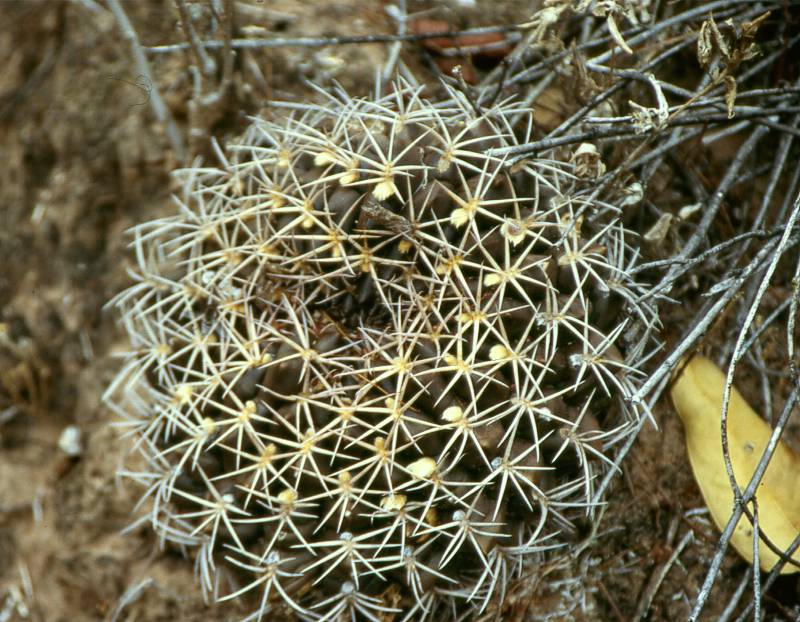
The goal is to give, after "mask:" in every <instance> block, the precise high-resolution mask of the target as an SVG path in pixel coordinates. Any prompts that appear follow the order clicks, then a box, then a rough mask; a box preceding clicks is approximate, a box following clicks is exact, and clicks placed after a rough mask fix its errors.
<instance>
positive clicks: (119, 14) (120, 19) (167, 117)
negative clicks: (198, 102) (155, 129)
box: [108, 0, 189, 162]
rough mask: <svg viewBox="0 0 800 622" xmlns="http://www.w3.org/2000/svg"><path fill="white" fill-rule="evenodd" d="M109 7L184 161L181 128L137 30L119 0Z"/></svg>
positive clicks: (110, 1) (181, 159)
mask: <svg viewBox="0 0 800 622" xmlns="http://www.w3.org/2000/svg"><path fill="white" fill-rule="evenodd" d="M108 7H109V8H110V9H111V12H112V13H114V17H115V18H116V20H117V23H118V24H119V27H120V30H122V35H123V36H124V37H125V38H126V39H127V40H128V43H129V44H130V46H131V52H132V53H133V58H134V62H135V63H136V68H137V70H138V71H139V73H141V74H142V75H143V76H144V77H145V79H146V80H147V82H148V83H149V84H150V85H151V86H152V89H151V91H150V105H151V106H152V108H153V113H154V114H155V115H156V118H157V119H158V120H159V121H160V122H161V123H163V124H164V126H165V128H166V133H167V138H168V139H169V142H170V144H171V145H172V150H173V151H174V152H175V157H176V158H177V159H178V161H179V162H184V161H185V158H186V151H185V149H184V146H183V138H181V133H180V130H178V126H177V125H176V124H175V119H173V118H172V113H171V112H170V111H169V108H167V106H166V104H164V100H163V99H161V93H159V91H158V87H157V86H156V82H155V80H154V79H153V74H152V72H151V71H150V65H149V64H148V62H147V58H146V57H145V55H144V51H143V49H142V46H141V45H140V44H139V37H138V36H137V35H136V31H135V30H134V29H133V26H132V25H131V22H130V21H129V20H128V16H127V15H126V14H125V11H124V9H123V8H122V5H121V4H120V3H119V0H108ZM186 45H189V44H186Z"/></svg>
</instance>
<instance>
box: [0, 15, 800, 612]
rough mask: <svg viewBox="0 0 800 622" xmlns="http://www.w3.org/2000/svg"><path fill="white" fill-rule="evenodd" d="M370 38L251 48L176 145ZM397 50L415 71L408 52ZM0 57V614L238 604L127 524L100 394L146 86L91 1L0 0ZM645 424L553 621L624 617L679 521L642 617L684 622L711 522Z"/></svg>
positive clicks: (370, 25) (147, 152)
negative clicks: (64, 442)
mask: <svg viewBox="0 0 800 622" xmlns="http://www.w3.org/2000/svg"><path fill="white" fill-rule="evenodd" d="M412 4H413V3H412ZM417 4H419V3H417ZM469 4H470V3H466V2H464V3H461V5H459V3H457V2H452V3H450V4H449V5H447V7H446V8H447V10H446V11H444V13H445V15H444V17H445V18H446V19H450V20H451V22H452V23H455V25H456V26H458V27H464V26H477V25H487V24H492V25H493V24H504V23H515V22H520V21H524V19H525V18H526V17H527V15H529V14H530V12H531V11H532V8H531V7H533V6H534V3H533V2H530V3H520V2H513V1H512V0H509V1H507V2H502V3H493V2H491V1H489V0H486V1H484V2H479V3H478V5H477V6H476V7H473V8H469V7H468V6H467V5H469ZM124 6H125V8H126V10H127V12H128V15H129V17H130V19H131V21H132V23H133V25H134V27H135V29H136V31H137V32H138V33H139V35H140V37H141V40H142V44H143V45H157V44H164V43H170V42H175V41H182V40H183V39H182V36H181V33H180V30H179V27H178V16H177V12H176V10H175V8H174V6H173V5H172V3H171V2H167V1H165V2H150V1H148V2H137V3H132V2H131V3H126V4H125V5H124ZM243 6H245V5H243ZM415 6H416V5H415ZM246 7H247V8H246V9H242V10H241V11H240V12H239V15H240V17H241V19H242V20H243V22H242V23H241V24H237V27H240V28H241V27H244V26H250V27H251V29H252V28H256V29H257V28H261V29H262V30H263V33H264V36H270V35H275V34H279V35H280V36H284V37H291V36H315V35H326V36H330V35H344V34H367V33H390V32H393V29H394V25H393V23H392V22H391V20H390V19H389V18H388V17H387V16H386V13H385V11H384V4H383V3H381V2H378V1H374V2H373V1H370V0H335V1H331V2H325V3H322V2H320V3H311V2H303V1H302V0H276V1H273V2H261V1H260V0H254V1H252V2H250V3H249V4H247V5H246ZM465 7H466V8H465ZM251 31H252V30H251ZM387 49H388V47H387V46H386V45H352V46H341V47H338V48H336V49H321V50H320V49H318V48H302V47H301V48H292V47H286V48H277V49H274V50H269V51H260V52H258V53H257V54H255V53H254V54H252V55H251V57H250V58H249V59H248V60H249V61H251V62H252V63H254V64H255V65H257V66H258V67H259V68H260V71H261V74H262V76H261V78H259V77H258V76H257V75H256V74H255V73H253V74H252V75H251V74H249V73H248V71H252V69H248V68H247V66H246V65H245V66H244V67H243V68H241V69H240V70H239V71H237V76H238V78H237V80H238V81H237V83H236V85H235V88H234V94H233V96H232V100H231V101H229V102H227V103H226V105H225V106H224V108H222V109H220V110H217V111H213V110H212V111H210V112H209V113H208V114H207V115H205V116H204V117H203V119H202V120H203V123H202V125H203V129H204V130H205V131H206V134H205V135H204V136H201V137H200V138H198V139H197V140H195V141H190V142H189V149H190V152H192V153H194V154H196V155H198V156H203V157H208V156H209V153H210V149H209V142H208V134H209V133H210V134H212V135H214V136H218V137H220V138H223V139H224V137H225V136H230V135H232V134H234V133H235V132H236V131H237V130H239V129H240V128H241V127H242V126H243V124H244V122H245V118H246V115H247V114H250V113H254V112H256V111H258V110H259V108H260V105H261V102H263V101H265V100H267V99H270V98H279V99H280V98H292V99H299V98H303V97H309V96H310V91H309V90H308V89H307V88H305V87H304V86H303V85H302V82H301V80H300V78H301V77H302V78H312V79H319V78H320V75H321V74H324V76H323V77H329V76H330V75H334V76H335V77H336V79H337V80H339V81H340V82H341V83H342V84H343V85H344V86H345V87H346V88H349V89H352V90H354V91H355V92H359V91H360V92H366V91H367V90H368V89H369V85H371V83H372V80H373V76H374V72H375V69H376V67H380V66H382V64H383V62H384V60H385V58H386V53H387ZM404 54H405V55H408V59H407V61H408V62H409V64H411V65H412V67H414V66H417V65H418V66H419V67H420V71H421V72H423V73H424V71H425V69H424V66H423V63H421V62H420V61H419V58H418V54H417V52H416V50H415V48H413V46H409V47H408V49H405V50H404ZM0 58H2V59H3V69H2V72H0V162H2V166H0V322H1V323H2V324H0V620H2V621H3V622H8V621H17V620H34V621H41V622H82V621H96V620H112V619H114V620H120V621H129V622H133V621H134V620H139V621H150V620H152V621H158V620H172V621H175V622H189V621H192V620H198V621H199V620H203V621H206V622H210V621H214V620H219V621H223V620H234V619H237V616H238V615H241V613H242V611H240V610H238V609H237V606H236V605H235V604H233V605H232V604H226V606H224V607H223V606H218V605H213V604H206V603H204V602H203V600H202V597H201V596H200V591H199V589H198V588H197V586H196V584H195V579H194V575H193V565H192V562H191V561H190V560H187V559H184V558H183V557H182V555H181V553H180V551H178V550H175V549H172V548H169V547H167V548H166V549H163V548H162V547H161V546H160V545H159V542H158V541H157V540H156V538H155V537H154V536H153V534H152V532H151V531H150V529H149V528H148V526H147V525H146V524H144V525H134V526H133V527H131V525H132V523H133V522H134V521H135V519H136V518H137V517H139V516H140V515H141V512H140V511H139V510H138V509H137V508H136V507H135V504H136V501H137V496H138V492H139V491H138V489H137V488H136V487H135V486H133V485H131V484H130V483H128V482H125V481H122V479H121V478H120V477H118V471H119V470H120V469H121V468H122V466H123V460H124V458H125V448H126V444H127V441H126V440H125V439H122V438H120V435H119V431H118V429H116V428H114V426H113V421H114V418H113V416H112V414H111V413H110V412H109V411H108V409H106V408H105V407H104V406H103V405H102V404H101V402H100V395H101V394H102V392H103V391H104V389H105V387H106V386H107V385H108V383H109V382H110V380H111V379H112V377H113V375H114V373H115V370H116V369H117V367H118V364H119V363H118V360H119V359H118V358H115V356H114V354H115V352H119V351H122V350H124V348H125V341H124V336H123V332H122V330H121V328H120V327H119V326H118V324H117V322H116V318H115V317H114V314H113V312H111V311H109V310H106V309H104V305H105V304H106V302H107V301H108V300H109V299H110V298H111V297H112V296H113V295H114V294H115V293H117V292H118V291H120V290H121V289H123V288H124V287H125V286H126V285H127V284H128V280H129V277H128V276H127V274H126V267H127V266H130V265H132V257H131V254H130V251H129V249H128V248H127V246H126V245H127V238H126V236H125V233H124V232H125V230H126V229H128V228H129V227H130V226H132V225H134V224H135V223H138V222H141V221H144V220H148V219H152V218H155V217H158V216H161V215H165V214H168V213H170V212H171V211H172V209H173V208H172V205H171V203H170V200H169V196H170V193H171V191H173V190H174V188H173V187H172V185H171V184H172V181H171V178H170V177H169V172H170V170H172V169H173V168H174V167H175V164H176V158H175V155H174V154H173V153H172V152H171V149H170V145H169V142H168V140H167V137H166V133H165V128H164V127H163V126H162V125H161V124H159V123H158V122H157V121H155V120H154V117H153V114H152V111H151V108H150V105H149V101H148V100H149V97H150V94H149V93H148V90H147V88H148V86H147V83H146V82H142V77H141V76H140V75H139V72H138V70H137V68H136V66H135V65H134V63H133V62H132V60H131V51H130V47H129V46H128V45H127V43H126V42H125V40H124V39H123V37H122V36H121V34H120V31H119V28H118V26H117V23H116V21H115V20H114V18H113V16H112V15H111V13H110V11H108V10H107V9H106V8H104V6H101V5H100V4H97V5H96V4H95V3H94V2H91V1H90V0H87V1H86V2H55V1H42V2H3V3H1V4H0ZM152 61H153V62H152V71H153V75H154V77H155V80H156V81H157V83H158V85H159V89H160V90H161V92H162V94H163V95H164V98H165V100H166V103H167V105H168V106H169V107H170V109H171V110H172V113H173V114H174V116H175V118H176V122H177V124H178V126H179V128H180V129H181V131H183V132H184V133H188V131H187V130H188V125H189V123H190V111H189V110H188V109H187V106H186V104H185V102H187V101H188V100H189V96H190V90H191V85H190V84H189V82H188V80H187V77H186V75H187V74H186V71H185V67H186V61H187V57H186V56H185V55H183V54H169V55H159V56H157V57H152ZM415 63H416V65H415ZM672 313H673V314H675V315H676V316H677V317H674V318H670V321H672V320H675V321H676V322H679V321H680V317H679V311H673V312H672ZM656 421H657V423H658V429H657V430H656V429H655V428H653V427H652V426H648V427H646V428H645V430H644V431H643V433H642V434H641V436H640V438H639V440H638V441H637V444H636V446H635V447H634V449H633V450H632V451H631V453H630V456H629V457H628V459H627V460H626V462H625V463H624V465H623V466H624V469H625V476H624V477H623V478H620V479H619V481H618V482H617V484H616V486H615V487H614V489H613V490H612V492H611V498H610V501H611V506H610V509H609V512H608V514H607V516H606V519H605V522H604V526H603V527H602V528H601V537H600V538H599V539H598V541H597V544H596V545H594V546H593V547H592V548H591V549H590V550H588V551H586V553H585V555H584V556H583V558H582V562H581V564H582V565H581V567H580V568H578V567H576V568H573V569H571V570H563V571H562V572H564V573H566V574H569V573H573V574H574V573H577V575H575V576H579V577H581V578H580V580H579V583H580V584H581V588H580V589H583V590H584V592H585V597H584V600H585V608H584V612H583V613H582V614H581V613H580V612H577V611H576V612H573V613H570V614H568V615H565V616H564V617H562V618H559V617H558V616H556V615H555V614H554V617H553V619H564V620H566V619H581V618H583V619H586V620H619V621H623V620H625V621H628V620H636V619H639V618H638V616H637V608H638V607H639V606H640V603H641V601H642V599H643V595H644V593H645V590H646V587H647V585H648V582H649V581H650V580H651V577H652V575H653V572H654V570H655V569H656V568H657V566H658V565H659V564H661V563H663V562H665V561H666V560H667V559H668V558H669V557H670V555H671V554H672V553H673V551H674V550H675V547H676V546H677V544H678V543H679V542H680V541H682V539H683V538H684V537H685V536H686V534H687V533H690V532H691V533H692V534H693V535H692V536H691V538H690V539H689V540H688V543H687V544H686V545H685V547H684V548H683V549H682V551H681V553H680V556H679V559H678V561H677V563H676V564H674V565H673V566H672V567H671V570H670V572H669V574H668V575H667V577H666V579H665V581H664V582H663V584H662V585H661V586H660V588H659V590H658V591H657V592H656V593H655V595H654V597H653V601H652V607H650V609H649V612H648V613H647V615H646V616H645V618H643V619H649V620H652V621H667V620H669V621H670V622H672V621H675V620H682V619H686V617H687V615H688V611H689V609H690V604H691V602H693V600H694V597H695V596H696V594H697V592H698V590H699V586H700V584H701V582H702V580H703V578H704V576H705V572H706V568H707V563H708V561H709V560H710V558H711V555H712V554H713V550H714V545H715V544H716V541H717V537H718V534H717V531H716V529H715V528H714V527H713V526H712V525H711V523H710V522H709V519H708V516H707V515H705V514H704V513H703V512H702V508H703V503H702V499H701V497H700V495H699V492H698V490H697V487H696V484H695V483H694V479H693V477H692V474H691V471H690V469H689V466H688V463H687V461H686V457H685V447H684V442H683V433H682V429H681V426H680V423H679V421H678V419H677V417H676V415H675V413H674V412H673V411H672V409H671V407H670V406H669V405H668V404H666V403H664V404H662V405H661V406H660V407H659V408H658V409H657V412H656ZM68 426H75V427H76V428H77V430H78V431H79V434H80V445H81V451H80V455H78V456H75V457H69V456H68V455H67V454H66V453H65V452H64V451H63V450H62V449H61V448H60V447H59V439H60V438H61V435H62V433H63V431H64V430H65V428H67V427H68ZM123 531H126V533H123ZM745 570H746V565H745V564H744V563H743V562H741V561H739V560H738V558H736V557H735V556H734V555H733V554H730V555H728V557H726V560H725V562H724V567H723V572H722V575H721V577H720V579H719V580H718V583H717V587H716V588H715V591H714V593H713V595H712V599H711V600H710V601H709V604H708V606H707V607H706V610H705V613H704V618H703V619H705V620H715V619H717V618H718V617H719V615H720V614H721V611H722V609H723V608H724V607H725V604H726V603H727V602H728V600H729V598H730V595H731V594H732V593H733V591H734V590H735V589H736V587H737V586H738V585H739V583H740V581H741V580H742V577H743V576H744V573H745ZM566 589H567V588H564V589H563V590H562V591H564V590H566ZM521 592H525V590H521ZM527 594H528V596H529V597H530V598H532V599H533V601H534V602H535V603H536V607H537V608H538V609H539V611H541V610H542V609H543V608H545V607H548V606H552V607H553V611H555V610H556V609H557V606H558V601H559V599H560V598H562V595H561V593H560V592H559V590H557V589H554V588H549V589H545V588H541V589H539V588H537V587H535V586H532V587H531V586H529V589H528V590H527ZM769 599H771V601H774V603H775V606H774V607H773V608H772V609H771V610H770V611H772V612H773V614H772V615H775V616H776V617H775V619H791V618H790V617H788V616H789V613H788V612H790V610H791V608H792V605H793V603H796V602H798V601H800V592H798V581H797V579H791V578H787V579H782V580H781V581H779V583H778V585H777V587H776V588H775V589H774V590H773V591H772V592H771V593H770V595H769ZM529 602H530V600H529ZM522 611H524V607H523V609H522ZM781 612H784V613H785V615H786V616H787V617H785V618H783V617H780V615H782V614H781ZM795 612H796V609H795ZM522 616H523V618H522V619H524V617H525V614H524V613H523V614H522Z"/></svg>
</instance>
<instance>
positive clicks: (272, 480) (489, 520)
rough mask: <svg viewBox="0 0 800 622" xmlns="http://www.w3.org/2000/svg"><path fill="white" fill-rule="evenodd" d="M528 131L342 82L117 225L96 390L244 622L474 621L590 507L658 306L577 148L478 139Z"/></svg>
mask: <svg viewBox="0 0 800 622" xmlns="http://www.w3.org/2000/svg"><path fill="white" fill-rule="evenodd" d="M532 128H533V123H532V118H531V114H530V111H529V110H527V109H525V108H524V107H522V106H520V105H517V104H515V103H514V102H513V101H505V102H500V103H498V104H494V105H492V107H491V108H487V109H485V110H476V109H475V108H474V107H473V106H472V105H471V104H470V103H469V102H467V101H466V100H464V98H463V96H462V95H461V94H460V93H458V92H455V91H451V92H449V95H448V97H446V98H445V99H444V100H443V101H441V102H438V103H431V102H430V101H428V100H426V99H425V98H423V97H422V95H421V90H420V89H419V88H415V87H412V86H410V85H408V84H397V85H395V87H394V88H393V89H392V90H391V92H390V93H389V94H388V95H386V96H383V97H374V98H369V99H352V98H350V97H348V96H347V95H346V94H344V93H336V94H335V95H329V96H327V100H326V101H325V102H324V103H323V104H321V105H295V106H292V107H290V111H289V112H288V113H287V115H286V116H285V117H282V118H280V119H274V120H273V119H266V118H256V119H254V120H253V122H252V125H251V126H250V128H249V130H248V131H247V132H246V134H245V135H244V137H243V138H242V139H241V141H239V143H238V144H235V145H231V146H230V147H229V148H228V150H227V152H226V153H224V154H223V153H222V152H221V151H220V153H219V158H220V165H219V166H218V167H213V168H211V167H210V168H199V167H195V168H192V169H188V170H186V171H184V172H183V175H184V179H185V182H184V189H183V192H182V195H181V196H180V197H176V201H177V203H178V206H179V210H180V211H179V214H178V215H176V216H175V217H173V218H168V219H164V220H159V221H155V222H151V223H147V224H144V225H141V226H139V227H137V229H136V230H135V233H134V235H135V248H136V252H137V259H138V264H139V267H138V270H137V271H136V272H135V273H133V278H134V279H135V280H136V283H135V284H134V285H133V286H132V287H131V288H130V289H128V290H127V291H125V292H123V293H122V294H120V295H119V296H118V297H117V299H116V300H115V303H116V304H117V305H118V306H119V307H120V308H121V310H122V317H123V318H124V323H125V326H126V328H127V331H128V333H129V335H130V338H131V341H132V344H133V347H132V351H131V353H130V354H129V357H128V359H127V363H126V365H125V367H124V369H123V370H122V371H121V373H120V375H119V376H118V378H117V381H116V382H115V383H114V384H113V385H112V386H111V387H110V388H109V392H108V395H109V397H110V398H111V399H112V400H113V403H114V404H115V407H116V408H117V409H118V411H119V412H120V413H121V414H122V415H123V416H124V417H125V418H126V419H127V421H128V423H129V427H130V432H131V435H132V437H133V439H134V442H135V446H136V448H137V449H138V450H139V452H140V453H141V455H142V456H143V458H144V464H145V465H146V466H145V467H144V468H143V469H142V470H141V471H140V472H137V473H135V474H133V475H134V476H135V477H136V478H138V479H139V480H140V481H141V482H142V483H143V484H145V485H146V487H147V494H146V497H147V498H149V499H150V500H151V503H152V510H151V514H150V518H151V521H152V524H153V526H154V528H155V530H156V531H157V532H158V533H159V534H160V536H161V537H163V538H164V539H166V540H168V541H171V542H175V543H178V544H180V545H184V546H187V547H194V548H196V549H197V550H196V559H197V568H198V572H199V575H200V578H201V581H202V583H203V585H204V587H205V589H207V590H209V591H212V592H213V593H215V594H217V596H218V597H220V599H222V600H225V599H232V598H239V597H242V598H243V599H244V600H246V601H247V602H251V603H255V605H254V609H253V613H252V615H251V616H249V617H248V618H247V619H252V620H255V619H259V620H260V619H262V617H264V616H267V614H269V615H278V614H279V613H280V612H286V611H288V610H293V611H294V613H295V614H297V615H299V616H300V617H301V618H303V619H308V620H338V619H340V618H341V617H342V616H345V617H346V618H347V619H351V618H353V617H354V618H357V619H369V620H379V619H385V618H386V617H391V616H395V617H396V618H397V619H402V618H405V619H409V620H412V619H413V620H416V619H425V618H427V617H431V618H432V617H433V616H436V617H439V618H443V619H449V618H452V617H455V616H461V615H471V613H470V612H472V613H476V612H479V611H481V610H483V609H485V608H486V607H487V605H488V604H489V603H490V602H492V601H493V600H500V599H502V597H503V594H504V590H505V588H506V585H507V583H508V581H510V580H511V579H513V578H514V577H515V576H518V575H519V574H520V573H521V572H522V571H523V568H524V567H525V565H526V563H528V562H530V561H533V560H535V559H537V556H538V555H540V554H541V552H542V551H544V550H546V549H548V548H553V547H557V546H559V545H561V544H563V543H564V541H565V536H564V534H565V533H568V532H569V529H570V520H571V518H572V517H574V516H575V515H577V514H579V513H582V512H585V511H586V510H587V509H590V508H591V507H592V505H593V504H594V503H596V500H595V499H594V496H595V495H594V486H595V479H596V476H597V474H598V473H599V472H600V471H601V469H602V464H603V463H604V462H608V461H609V458H608V456H607V451H608V448H609V447H610V446H611V445H613V443H614V442H616V441H618V440H619V439H621V438H624V437H625V436H626V434H628V433H629V432H630V431H631V430H632V429H633V428H634V424H635V422H636V420H637V418H638V417H640V416H641V413H639V412H637V411H636V409H635V408H634V407H632V406H631V405H630V404H628V403H627V401H626V400H628V398H629V397H630V396H631V395H632V393H633V391H634V390H635V387H636V382H637V379H638V372H637V364H638V362H639V360H640V358H641V356H642V352H643V348H644V346H645V345H646V343H647V342H648V340H649V339H650V337H651V332H652V330H653V328H654V326H655V324H656V318H655V314H654V311H653V309H652V308H651V307H650V306H648V304H647V303H646V302H639V300H640V297H641V294H642V291H641V288H640V287H639V286H638V285H637V284H636V283H634V282H633V279H632V278H631V276H630V274H629V272H630V270H629V269H630V267H631V266H632V265H633V263H634V261H635V259H636V253H635V252H634V251H633V250H632V249H631V247H630V238H631V236H630V234H629V233H628V232H627V231H626V230H625V228H624V227H623V226H622V224H621V222H620V210H619V209H618V208H616V207H615V206H614V205H613V204H611V203H606V202H603V201H601V200H599V199H597V198H596V197H594V196H593V195H592V187H591V183H590V182H589V181H587V179H586V176H587V175H586V171H585V169H586V166H583V165H582V163H581V161H580V157H581V154H577V155H578V160H575V159H573V160H572V161H569V159H566V160H567V161H564V162H562V161H558V160H556V159H545V158H540V159H532V160H529V161H526V162H523V163H520V164H518V165H516V166H515V167H514V168H509V167H507V166H506V165H505V162H504V161H503V158H502V157H499V156H496V155H493V153H494V152H493V150H497V149H499V148H503V147H507V146H512V145H514V144H517V141H518V140H526V139H528V138H529V135H530V134H531V132H532ZM585 151H587V152H588V151H590V150H585ZM593 154H594V155H596V152H593ZM584 155H585V154H584ZM623 352H624V355H623V354H622V353H623ZM113 396H124V397H117V398H115V397H113ZM222 579H225V581H224V584H223V583H222V582H221V580H222ZM230 585H232V586H234V587H233V588H229V587H228V586H230ZM246 594H249V595H251V596H246ZM248 598H250V600H247V599H248ZM270 619H271V618H270Z"/></svg>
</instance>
